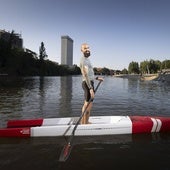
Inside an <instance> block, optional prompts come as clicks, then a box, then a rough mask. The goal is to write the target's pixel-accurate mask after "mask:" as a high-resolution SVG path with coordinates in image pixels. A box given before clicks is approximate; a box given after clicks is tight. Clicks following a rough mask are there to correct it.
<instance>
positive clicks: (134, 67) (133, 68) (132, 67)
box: [128, 61, 139, 74]
mask: <svg viewBox="0 0 170 170" xmlns="http://www.w3.org/2000/svg"><path fill="white" fill-rule="evenodd" d="M128 72H129V73H130V74H139V64H138V63H137V62H134V61H132V62H131V63H130V64H129V67H128Z"/></svg>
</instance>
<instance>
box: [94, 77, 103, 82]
mask: <svg viewBox="0 0 170 170" xmlns="http://www.w3.org/2000/svg"><path fill="white" fill-rule="evenodd" d="M96 80H99V81H104V79H103V77H96Z"/></svg>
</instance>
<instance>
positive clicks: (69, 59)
mask: <svg viewBox="0 0 170 170" xmlns="http://www.w3.org/2000/svg"><path fill="white" fill-rule="evenodd" d="M61 64H63V65H68V66H72V65H73V40H72V39H71V38H70V37H69V36H67V35H66V36H61Z"/></svg>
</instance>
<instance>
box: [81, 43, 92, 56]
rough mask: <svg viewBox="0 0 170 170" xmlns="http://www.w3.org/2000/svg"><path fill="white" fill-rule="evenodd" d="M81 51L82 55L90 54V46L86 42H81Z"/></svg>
mask: <svg viewBox="0 0 170 170" xmlns="http://www.w3.org/2000/svg"><path fill="white" fill-rule="evenodd" d="M81 51H82V53H83V54H84V57H89V56H90V48H89V45H88V44H87V43H83V44H82V45H81Z"/></svg>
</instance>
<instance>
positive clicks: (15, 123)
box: [7, 119, 43, 128]
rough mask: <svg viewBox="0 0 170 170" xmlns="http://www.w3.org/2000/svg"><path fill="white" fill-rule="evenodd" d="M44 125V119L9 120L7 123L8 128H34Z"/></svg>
mask: <svg viewBox="0 0 170 170" xmlns="http://www.w3.org/2000/svg"><path fill="white" fill-rule="evenodd" d="M42 123H43V119H32V120H31V119H30V120H29V119H28V120H9V121H8V123H7V128H14V127H34V126H41V125H42Z"/></svg>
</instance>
